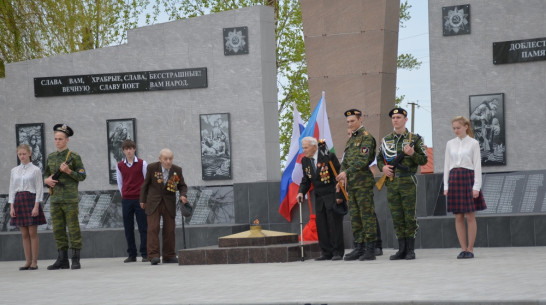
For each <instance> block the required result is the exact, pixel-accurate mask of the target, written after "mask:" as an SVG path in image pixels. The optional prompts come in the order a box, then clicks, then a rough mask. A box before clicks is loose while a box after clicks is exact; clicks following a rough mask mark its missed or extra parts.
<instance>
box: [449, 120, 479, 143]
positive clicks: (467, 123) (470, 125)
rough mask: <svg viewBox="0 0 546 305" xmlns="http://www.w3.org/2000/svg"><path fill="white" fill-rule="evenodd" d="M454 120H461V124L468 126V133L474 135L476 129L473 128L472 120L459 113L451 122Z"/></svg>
mask: <svg viewBox="0 0 546 305" xmlns="http://www.w3.org/2000/svg"><path fill="white" fill-rule="evenodd" d="M454 122H459V123H461V125H463V126H466V127H468V128H467V129H466V134H467V135H469V136H470V137H471V138H473V137H474V131H473V130H472V124H470V120H469V119H467V118H466V117H464V116H462V115H458V116H456V117H454V118H453V120H451V124H453V123H454Z"/></svg>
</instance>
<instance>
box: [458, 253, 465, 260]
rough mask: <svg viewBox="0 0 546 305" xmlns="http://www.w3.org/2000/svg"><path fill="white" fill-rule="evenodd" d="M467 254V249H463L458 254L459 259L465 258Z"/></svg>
mask: <svg viewBox="0 0 546 305" xmlns="http://www.w3.org/2000/svg"><path fill="white" fill-rule="evenodd" d="M465 256H466V251H461V253H459V255H457V259H461V258H465Z"/></svg>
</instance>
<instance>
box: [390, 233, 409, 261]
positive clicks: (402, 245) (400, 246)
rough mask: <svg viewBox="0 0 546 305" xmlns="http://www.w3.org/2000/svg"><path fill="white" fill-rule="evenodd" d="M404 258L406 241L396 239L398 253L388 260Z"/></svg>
mask: <svg viewBox="0 0 546 305" xmlns="http://www.w3.org/2000/svg"><path fill="white" fill-rule="evenodd" d="M404 258H406V239H405V238H399V239H398V252H396V253H394V254H393V255H391V257H390V260H391V261H395V260H399V259H404Z"/></svg>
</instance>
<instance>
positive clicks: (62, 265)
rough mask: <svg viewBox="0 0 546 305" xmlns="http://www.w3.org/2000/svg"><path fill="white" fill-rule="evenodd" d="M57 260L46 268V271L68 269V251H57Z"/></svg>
mask: <svg viewBox="0 0 546 305" xmlns="http://www.w3.org/2000/svg"><path fill="white" fill-rule="evenodd" d="M58 252H59V253H58V256H57V260H56V261H55V262H54V263H53V265H50V266H47V270H59V269H69V268H70V263H69V262H68V251H67V250H59V251H58Z"/></svg>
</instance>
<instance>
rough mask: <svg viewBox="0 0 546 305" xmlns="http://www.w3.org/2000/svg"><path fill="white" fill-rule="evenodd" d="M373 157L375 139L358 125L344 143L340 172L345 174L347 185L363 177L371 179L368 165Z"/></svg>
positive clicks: (371, 175)
mask: <svg viewBox="0 0 546 305" xmlns="http://www.w3.org/2000/svg"><path fill="white" fill-rule="evenodd" d="M374 159H375V139H374V137H373V136H372V135H371V134H370V133H369V132H367V131H366V129H364V127H360V128H359V129H357V130H356V131H355V132H353V135H352V136H351V137H350V138H349V140H347V144H345V153H344V155H343V161H342V162H341V169H340V172H345V173H346V174H347V179H348V182H349V185H350V183H351V182H353V181H360V180H362V179H363V178H372V179H373V174H372V172H371V171H370V168H369V165H370V164H371V163H372V162H373V161H374Z"/></svg>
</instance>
